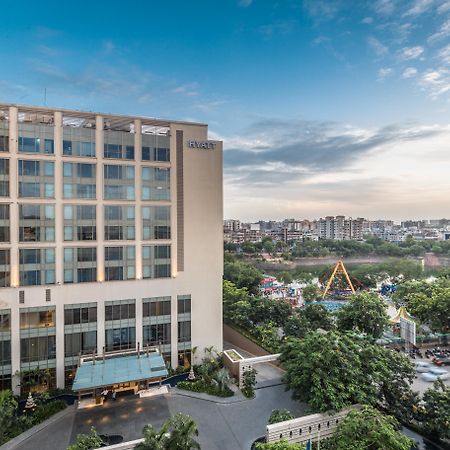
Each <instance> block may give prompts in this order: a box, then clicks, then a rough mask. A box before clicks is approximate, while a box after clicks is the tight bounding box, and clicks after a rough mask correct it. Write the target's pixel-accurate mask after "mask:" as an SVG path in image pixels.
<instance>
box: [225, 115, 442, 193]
mask: <svg viewBox="0 0 450 450" xmlns="http://www.w3.org/2000/svg"><path fill="white" fill-rule="evenodd" d="M438 132H439V130H435V129H432V128H414V127H399V126H389V127H385V128H381V129H378V130H369V129H360V128H356V127H351V126H346V125H343V124H339V123H334V122H315V121H276V120H275V121H268V120H267V121H261V122H258V123H255V124H254V125H252V126H251V127H249V128H248V129H246V130H244V132H243V133H242V135H243V137H242V139H243V145H241V144H240V142H239V139H238V138H236V137H234V141H232V142H230V141H228V140H227V139H225V145H226V150H225V152H224V161H225V171H226V172H227V173H228V175H230V176H232V177H233V179H234V181H235V182H236V183H240V184H243V185H245V184H246V183H250V184H253V183H258V184H260V183H264V184H265V185H267V184H274V183H279V182H282V183H285V182H288V181H289V180H294V179H295V180H298V179H299V178H301V179H306V178H308V177H311V176H313V175H317V174H320V173H323V172H324V171H328V170H338V169H339V170H344V169H345V168H347V167H349V166H351V165H352V164H353V163H354V162H355V161H356V160H358V159H360V158H361V157H363V156H364V155H368V154H370V153H371V152H374V151H378V150H379V149H380V148H382V147H388V146H389V145H392V144H394V143H398V142H402V141H413V140H415V139H421V138H424V137H425V136H429V135H434V134H435V133H438Z"/></svg>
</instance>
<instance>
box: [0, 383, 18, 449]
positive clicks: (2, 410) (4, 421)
mask: <svg viewBox="0 0 450 450" xmlns="http://www.w3.org/2000/svg"><path fill="white" fill-rule="evenodd" d="M16 410H17V401H16V399H15V398H14V397H13V394H12V392H11V391H10V390H5V391H0V445H1V444H2V443H3V442H5V441H7V440H8V439H9V432H10V428H11V427H12V426H13V424H14V419H15V414H16Z"/></svg>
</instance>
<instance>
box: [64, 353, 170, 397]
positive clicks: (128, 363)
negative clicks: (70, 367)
mask: <svg viewBox="0 0 450 450" xmlns="http://www.w3.org/2000/svg"><path fill="white" fill-rule="evenodd" d="M167 375H168V372H167V368H166V365H165V364H164V359H163V358H162V356H161V354H160V353H156V352H151V353H149V354H146V353H141V354H140V356H138V355H137V354H133V355H123V356H119V355H115V356H114V357H109V358H108V357H107V358H105V359H104V360H103V359H101V358H99V359H97V360H96V361H95V364H94V362H93V361H92V360H89V361H85V362H82V363H81V365H80V367H78V369H77V373H76V375H75V380H74V382H73V386H72V389H73V390H74V391H83V390H88V389H94V388H101V387H105V386H112V385H114V384H119V383H129V382H132V381H141V380H151V379H152V378H153V379H157V378H161V377H166V376H167Z"/></svg>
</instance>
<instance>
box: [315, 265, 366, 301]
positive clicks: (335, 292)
mask: <svg viewBox="0 0 450 450" xmlns="http://www.w3.org/2000/svg"><path fill="white" fill-rule="evenodd" d="M327 280H328V281H327ZM320 282H321V284H322V286H325V288H324V290H323V295H322V300H323V299H325V297H333V298H336V299H345V298H346V297H349V296H350V295H353V294H355V293H356V291H357V290H360V289H362V288H364V286H363V284H362V283H361V282H360V281H359V280H357V279H356V278H354V277H351V276H350V275H349V273H348V272H347V269H346V268H345V266H344V262H343V261H342V260H339V261H338V262H337V263H336V265H335V266H334V269H333V272H332V273H331V276H330V277H329V278H328V276H327V275H325V276H324V277H323V278H322V279H321V280H320Z"/></svg>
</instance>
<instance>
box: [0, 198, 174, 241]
mask: <svg viewBox="0 0 450 450" xmlns="http://www.w3.org/2000/svg"><path fill="white" fill-rule="evenodd" d="M141 211H142V236H141V239H142V240H154V239H155V240H156V239H170V206H143V207H142V209H141ZM103 214H104V229H103V231H104V235H103V239H104V240H106V241H114V240H135V239H136V234H135V207H134V206H123V205H105V206H104V213H103ZM63 217H64V240H65V241H95V240H97V227H96V217H97V211H96V206H95V205H64V207H63ZM9 241H10V206H9V204H6V203H3V204H0V242H9ZM54 241H55V205H53V204H38V203H33V204H21V205H19V242H54Z"/></svg>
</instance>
